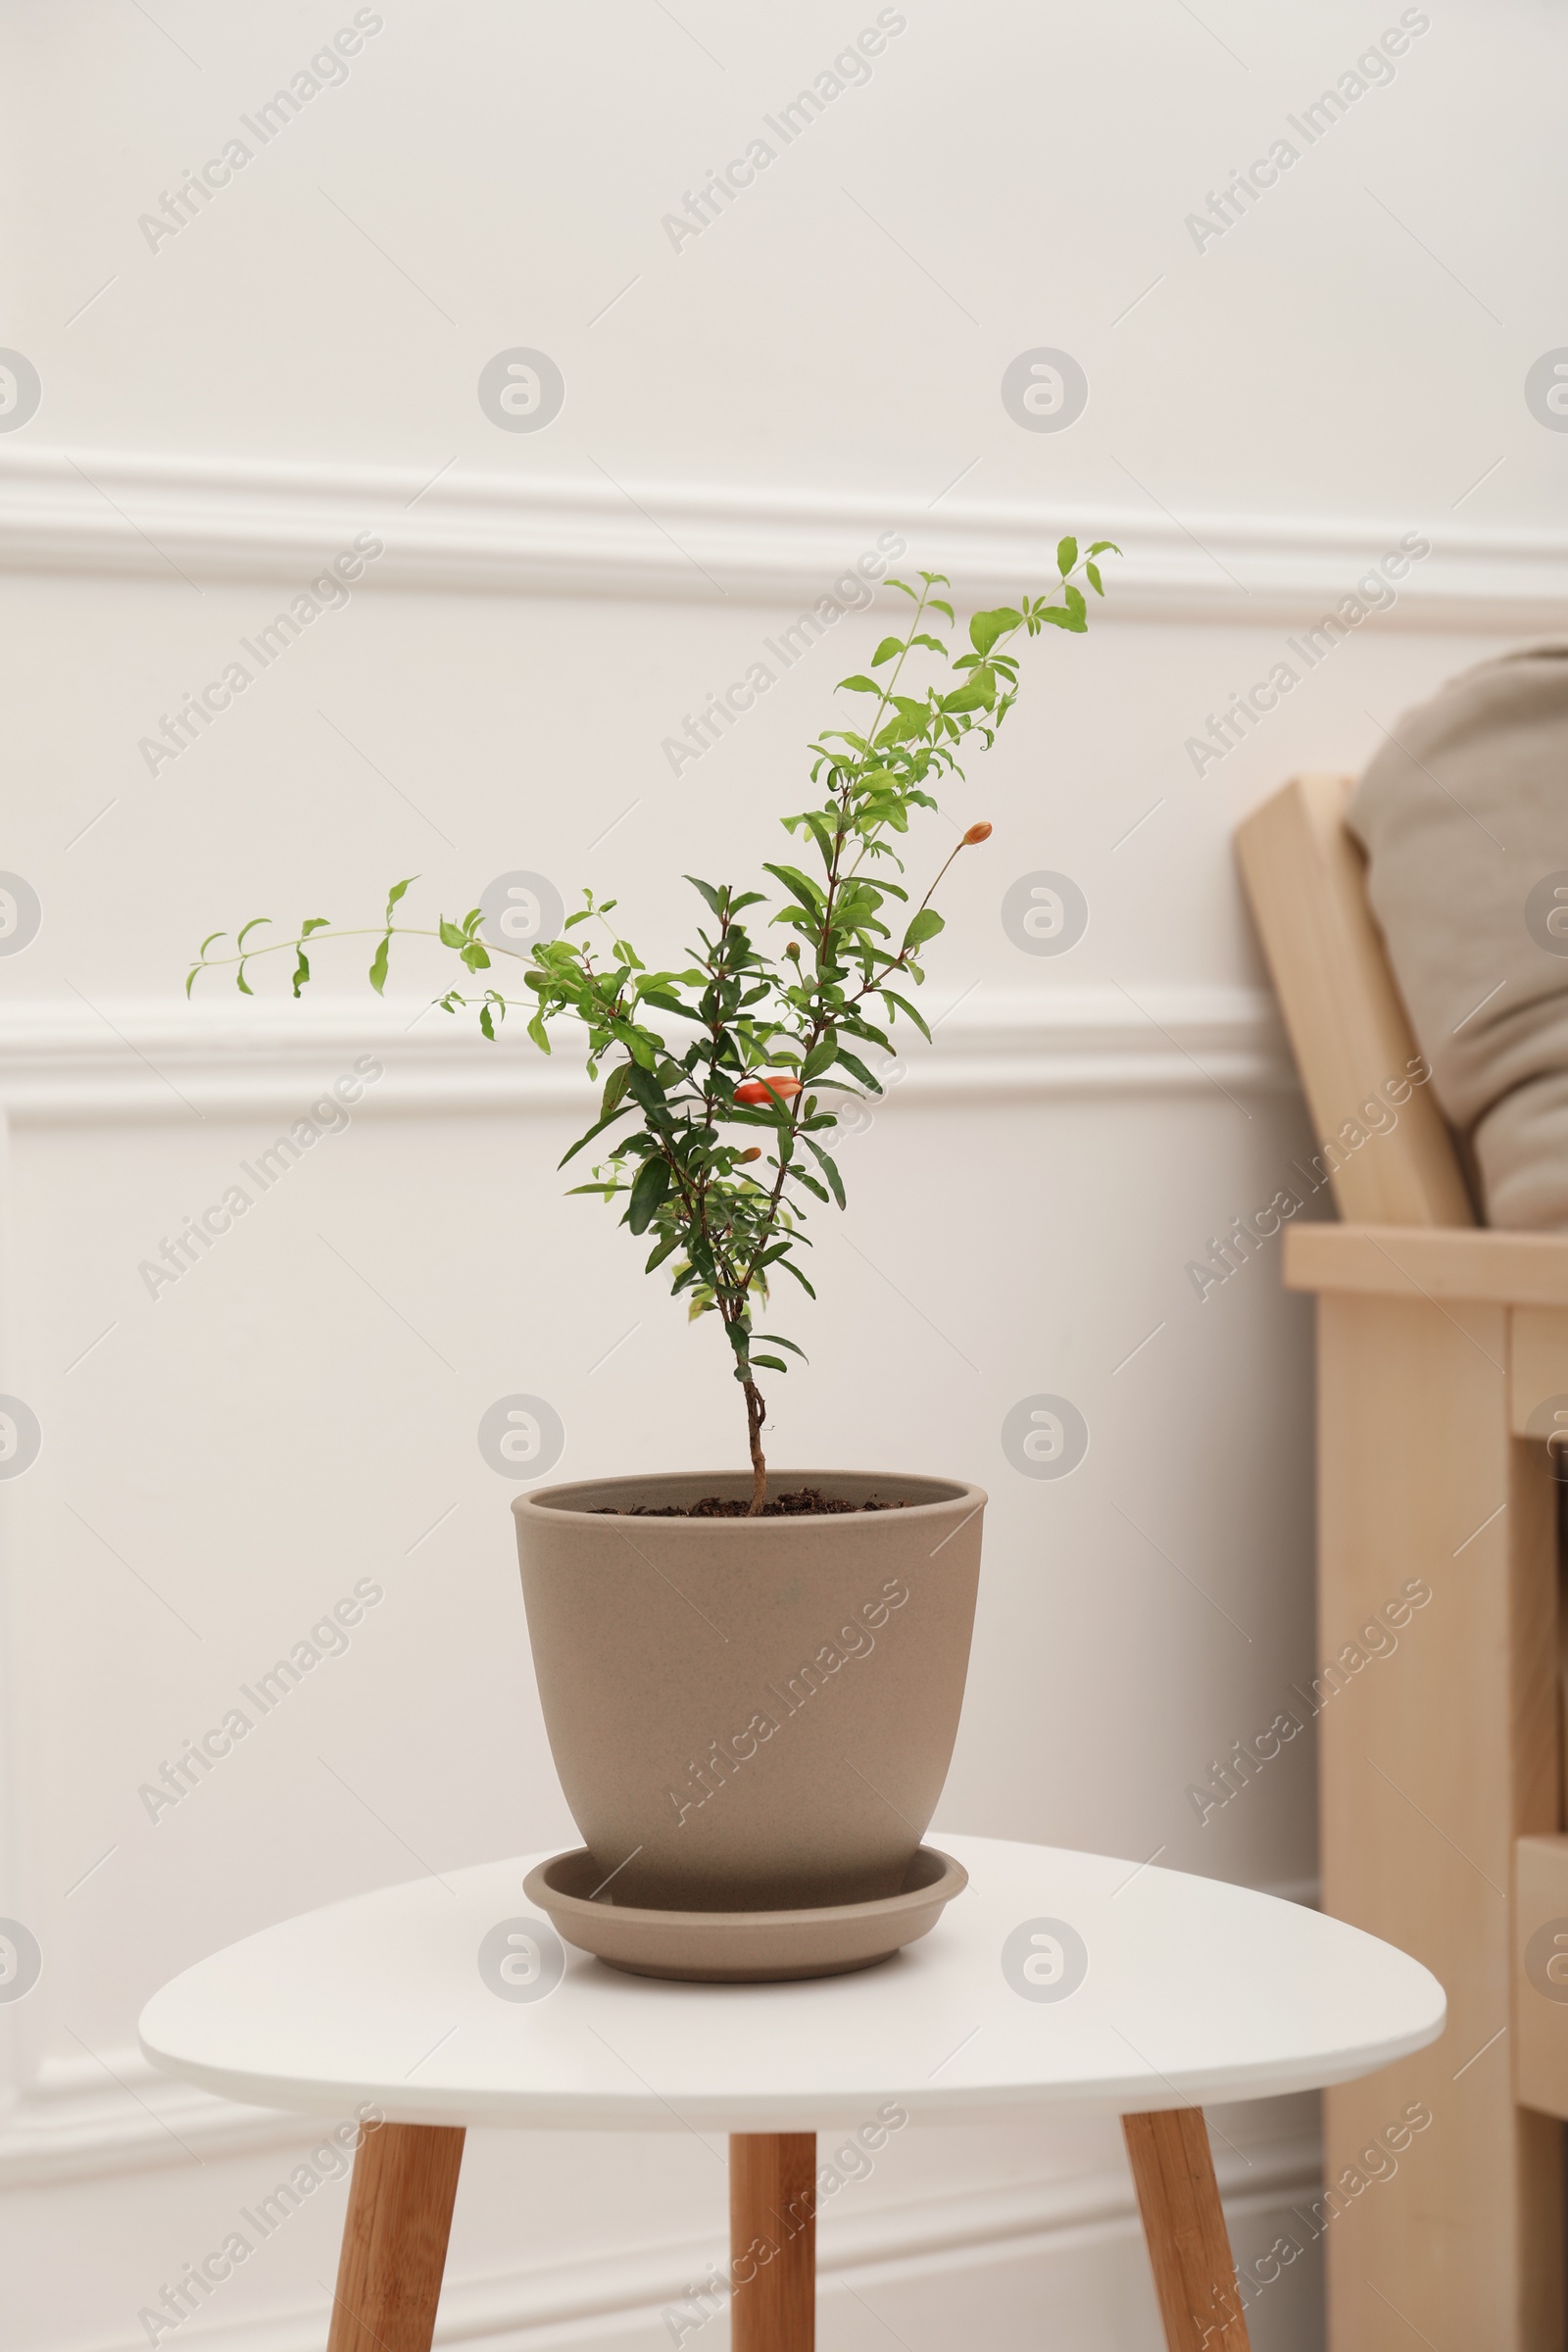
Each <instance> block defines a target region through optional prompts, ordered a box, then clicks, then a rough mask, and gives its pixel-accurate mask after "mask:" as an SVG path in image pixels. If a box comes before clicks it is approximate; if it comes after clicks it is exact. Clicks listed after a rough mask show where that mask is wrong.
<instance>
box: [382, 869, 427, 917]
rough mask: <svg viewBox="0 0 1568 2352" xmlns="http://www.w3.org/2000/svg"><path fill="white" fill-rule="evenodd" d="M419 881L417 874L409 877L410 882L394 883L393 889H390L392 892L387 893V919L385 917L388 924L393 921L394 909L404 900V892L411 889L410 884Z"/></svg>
mask: <svg viewBox="0 0 1568 2352" xmlns="http://www.w3.org/2000/svg"><path fill="white" fill-rule="evenodd" d="M418 879H419V877H418V875H417V874H410V875H409V877H408V880H407V881H403V882H394V883H393V885H392V887H391V889H390V890H389V891H388V892H387V894H386V917H385V919H386V921H387V922H388V923H390V922H391V920H392V909H393V907H395V906H396V905H397V903H398V901H399V899H401V898H402V896H403V894H404V892H405V891H406V890H407V889H408V887H409V883H410V882H417V880H418Z"/></svg>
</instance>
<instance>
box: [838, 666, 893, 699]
mask: <svg viewBox="0 0 1568 2352" xmlns="http://www.w3.org/2000/svg"><path fill="white" fill-rule="evenodd" d="M846 689H848V691H849V692H850V693H851V694H880V693H881V691H882V689H881V687H880V686H879V685H878V684H877V682H876V680H875V678H868V677H866V676H865V674H864V673H863V671H861V670H857V671H856V673H855V675H854V677H853V678H840V680H839V682H838V685H837V686H836V687H835V688H834V692H835V693H836V694H842V693H844V692H845V691H846Z"/></svg>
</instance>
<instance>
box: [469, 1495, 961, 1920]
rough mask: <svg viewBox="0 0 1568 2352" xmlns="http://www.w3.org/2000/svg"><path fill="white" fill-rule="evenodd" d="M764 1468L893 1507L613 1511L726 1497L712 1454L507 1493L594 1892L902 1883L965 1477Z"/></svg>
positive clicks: (947, 1687) (946, 1669)
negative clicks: (801, 1512) (703, 1465)
mask: <svg viewBox="0 0 1568 2352" xmlns="http://www.w3.org/2000/svg"><path fill="white" fill-rule="evenodd" d="M770 1484H771V1486H772V1490H773V1492H774V1493H775V1494H780V1493H785V1492H788V1491H790V1490H792V1489H794V1488H798V1487H802V1486H814V1487H820V1488H821V1489H822V1490H823V1492H824V1493H826V1494H828V1495H840V1496H844V1497H846V1498H848V1499H850V1500H852V1501H856V1502H859V1501H864V1500H866V1499H868V1498H869V1497H871V1496H876V1497H878V1498H879V1499H885V1500H899V1499H902V1500H904V1501H906V1502H907V1504H908V1505H909V1506H910V1507H908V1508H907V1509H904V1510H889V1511H866V1512H860V1511H857V1512H853V1513H848V1512H847V1513H844V1514H842V1515H837V1516H831V1517H829V1516H823V1517H810V1518H808V1517H799V1518H794V1517H789V1518H783V1517H781V1518H777V1519H640V1518H633V1517H631V1516H629V1515H628V1513H629V1511H630V1509H631V1506H633V1505H634V1504H636V1503H646V1504H650V1505H655V1506H657V1505H660V1504H663V1503H672V1502H674V1503H686V1502H694V1501H696V1500H697V1499H698V1498H699V1497H700V1496H702V1495H722V1496H725V1497H729V1496H733V1495H740V1496H745V1495H749V1494H750V1492H751V1478H750V1474H749V1473H728V1472H719V1473H710V1474H708V1475H703V1474H701V1473H689V1474H687V1473H683V1474H679V1475H667V1476H663V1477H648V1478H614V1479H600V1480H595V1481H593V1482H591V1483H584V1484H581V1485H575V1486H561V1487H545V1488H541V1489H539V1490H538V1491H537V1492H536V1493H533V1494H529V1495H518V1496H517V1497H516V1498H515V1501H514V1503H513V1506H512V1507H513V1510H514V1512H515V1515H516V1521H517V1551H518V1556H519V1559H520V1561H521V1565H522V1590H523V1597H524V1600H525V1602H526V1605H527V1611H528V1634H529V1639H530V1641H531V1642H532V1645H533V1658H534V1669H535V1672H536V1674H537V1676H538V1681H539V1695H540V1698H541V1700H542V1702H543V1706H544V1716H545V1727H546V1729H547V1731H548V1733H549V1735H550V1746H551V1751H552V1753H553V1754H554V1756H555V1760H556V1769H557V1771H558V1772H559V1773H560V1775H561V1784H562V1787H563V1789H564V1790H565V1794H566V1802H567V1804H568V1805H569V1806H570V1807H571V1812H572V1818H573V1820H574V1821H575V1822H576V1824H577V1827H578V1829H579V1830H580V1831H581V1833H582V1837H583V1840H584V1843H585V1844H586V1845H587V1847H588V1848H589V1850H590V1852H591V1853H592V1855H593V1857H594V1860H595V1862H596V1863H598V1865H599V1866H600V1868H601V1869H602V1870H603V1872H604V1873H605V1877H606V1879H607V1880H608V1881H610V1884H609V1885H608V1886H607V1887H606V1888H605V1893H606V1896H607V1897H608V1899H610V1900H611V1901H613V1902H616V1903H625V1904H632V1905H650V1906H662V1907H674V1908H680V1909H684V1910H698V1911H702V1910H720V1911H730V1910H747V1909H779V1908H785V1907H788V1906H791V1905H799V1904H808V1903H859V1902H872V1901H877V1900H881V1899H884V1898H886V1897H888V1896H891V1895H894V1894H897V1893H898V1892H899V1890H900V1888H901V1887H903V1886H904V1883H905V1875H906V1873H907V1870H908V1868H909V1865H910V1863H911V1861H912V1860H913V1857H914V1854H915V1850H916V1848H917V1847H918V1846H919V1843H920V1840H921V1838H922V1837H923V1836H924V1834H925V1830H926V1827H927V1824H928V1823H929V1822H930V1819H931V1816H932V1813H933V1812H934V1811H935V1808H936V1803H937V1799H938V1797H939V1796H940V1794H941V1791H942V1784H943V1782H944V1781H945V1779H946V1778H947V1772H948V1765H949V1762H950V1760H951V1758H952V1754H953V1743H954V1740H955V1738H956V1734H957V1729H958V1710H959V1707H960V1706H961V1704H962V1700H963V1684H964V1676H965V1674H966V1672H967V1670H968V1663H969V1637H970V1632H971V1629H972V1626H973V1622H974V1603H975V1588H976V1584H977V1582H978V1578H979V1572H980V1531H981V1521H982V1515H983V1513H984V1510H985V1502H986V1497H985V1495H984V1494H983V1493H982V1492H981V1490H980V1489H979V1488H978V1487H970V1486H964V1485H962V1484H960V1483H959V1482H958V1481H956V1480H952V1479H937V1478H910V1477H905V1476H897V1477H892V1476H889V1477H871V1476H869V1475H867V1474H865V1473H862V1472H847V1471H832V1470H784V1471H778V1472H775V1473H773V1474H772V1477H771V1481H770ZM607 1506H609V1509H608V1510H607Z"/></svg>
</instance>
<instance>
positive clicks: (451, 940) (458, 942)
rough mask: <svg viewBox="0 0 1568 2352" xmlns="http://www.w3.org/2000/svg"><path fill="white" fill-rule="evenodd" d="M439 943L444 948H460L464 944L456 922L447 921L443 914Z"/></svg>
mask: <svg viewBox="0 0 1568 2352" xmlns="http://www.w3.org/2000/svg"><path fill="white" fill-rule="evenodd" d="M441 945H442V946H443V947H444V948H461V947H463V946H464V945H465V941H464V936H463V933H462V931H461V930H460V929H459V928H458V925H457V924H456V923H449V922H448V921H447V918H446V916H445V915H442V917H441Z"/></svg>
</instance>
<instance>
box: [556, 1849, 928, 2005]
mask: <svg viewBox="0 0 1568 2352" xmlns="http://www.w3.org/2000/svg"><path fill="white" fill-rule="evenodd" d="M600 1876H601V1874H600V1868H599V1865H598V1863H597V1862H595V1860H594V1858H593V1856H592V1854H590V1853H589V1851H588V1849H587V1847H586V1846H578V1847H576V1848H575V1849H574V1850H573V1851H572V1852H570V1853H565V1854H554V1855H552V1857H551V1859H550V1860H549V1861H548V1862H541V1863H540V1864H539V1866H538V1867H537V1869H535V1870H531V1871H530V1872H529V1873H528V1876H527V1877H526V1878H525V1879H524V1881H523V1883H522V1890H523V1893H524V1894H525V1895H526V1896H527V1898H528V1900H529V1902H531V1903H535V1904H537V1905H538V1907H539V1909H540V1910H541V1911H543V1912H544V1913H546V1915H547V1916H548V1917H549V1919H550V1921H551V1922H552V1924H553V1925H554V1927H555V1929H556V1932H557V1934H558V1935H560V1936H562V1937H563V1938H564V1940H565V1941H566V1942H567V1943H571V1944H575V1945H576V1946H577V1949H578V1950H579V1951H584V1952H593V1953H595V1954H597V1956H598V1957H599V1958H600V1959H601V1960H607V1961H608V1962H609V1963H610V1965H611V1967H612V1968H619V1969H624V1970H625V1971H626V1972H627V1974H628V1975H631V1976H634V1977H671V1978H675V1979H677V1980H679V1981H680V1982H681V1983H684V1984H696V1985H776V1984H780V1983H782V1982H784V1981H785V1980H787V1979H789V1978H792V1977H838V1976H846V1975H848V1974H849V1972H850V1971H851V1970H852V1969H857V1968H872V1967H874V1966H875V1965H876V1963H877V1961H879V1960H887V1959H891V1957H892V1955H893V1954H894V1953H895V1952H897V1951H900V1950H902V1949H903V1947H904V1945H905V1944H907V1943H913V1942H914V1940H915V1938H916V1936H924V1935H926V1934H927V1933H928V1931H929V1930H930V1929H932V1928H934V1927H935V1926H936V1923H937V1921H938V1919H939V1918H940V1917H941V1914H942V1910H943V1906H944V1905H945V1904H947V1903H950V1902H951V1901H952V1900H953V1898H954V1896H955V1895H956V1894H961V1893H962V1891H963V1889H964V1887H966V1886H967V1885H968V1883H969V1874H968V1872H967V1871H965V1870H964V1869H963V1868H962V1866H961V1865H960V1864H959V1863H956V1862H955V1861H954V1860H953V1858H952V1856H951V1855H949V1854H943V1853H939V1852H938V1851H937V1849H936V1847H935V1846H930V1845H922V1846H921V1847H920V1848H919V1850H918V1852H917V1853H916V1854H915V1857H914V1859H913V1861H912V1862H911V1863H910V1864H909V1867H908V1870H907V1873H906V1874H905V1881H904V1886H903V1888H902V1890H901V1891H900V1892H899V1893H898V1894H891V1895H885V1896H883V1897H882V1899H881V1900H880V1901H878V1902H870V1903H828V1904H823V1905H822V1906H820V1907H819V1908H814V1909H813V1908H805V1907H803V1908H802V1909H799V1910H794V1911H655V1910H647V1909H634V1908H632V1907H631V1906H630V1905H625V1904H618V1903H616V1902H615V1901H614V1900H613V1896H612V1895H611V1894H610V1893H609V1892H608V1891H607V1892H606V1893H604V1894H602V1895H600V1896H598V1897H597V1898H596V1899H590V1898H591V1897H592V1894H593V1888H594V1887H595V1885H596V1884H597V1883H598V1882H599V1880H600Z"/></svg>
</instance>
